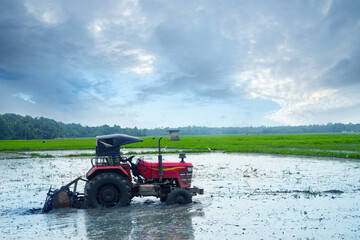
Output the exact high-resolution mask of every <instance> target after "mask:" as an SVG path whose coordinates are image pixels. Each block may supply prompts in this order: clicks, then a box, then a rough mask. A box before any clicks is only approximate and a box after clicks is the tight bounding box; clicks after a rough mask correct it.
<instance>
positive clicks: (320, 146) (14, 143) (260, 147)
mask: <svg viewBox="0 0 360 240" xmlns="http://www.w3.org/2000/svg"><path fill="white" fill-rule="evenodd" d="M141 138H142V139H143V140H144V141H143V142H139V143H133V144H130V145H126V147H127V148H129V147H130V146H131V147H134V148H156V147H157V143H158V141H157V139H155V140H153V139H152V138H151V137H141ZM161 146H162V147H167V148H173V149H174V151H170V152H166V153H179V152H180V151H178V150H176V149H184V150H183V151H182V152H188V153H193V152H210V151H217V150H218V151H224V152H242V153H268V154H282V155H304V156H324V157H336V158H352V159H360V135H359V134H278V135H225V136H181V137H180V141H169V138H168V137H164V138H163V140H162V141H161ZM94 148H95V138H78V139H52V140H45V141H42V140H0V151H24V150H50V149H52V150H60V149H63V150H69V149H94ZM134 154H136V155H138V154H139V153H135V152H129V153H128V155H134ZM141 154H157V151H156V150H154V151H144V152H142V153H141ZM75 156H93V154H89V155H88V154H86V153H85V154H83V153H82V154H74V155H71V156H70V155H69V157H75Z"/></svg>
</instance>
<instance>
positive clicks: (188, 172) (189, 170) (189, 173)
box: [186, 167, 193, 185]
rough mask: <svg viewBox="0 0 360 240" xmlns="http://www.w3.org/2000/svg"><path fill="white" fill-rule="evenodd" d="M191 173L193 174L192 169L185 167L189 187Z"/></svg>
mask: <svg viewBox="0 0 360 240" xmlns="http://www.w3.org/2000/svg"><path fill="white" fill-rule="evenodd" d="M192 173H193V168H192V167H186V174H187V177H188V184H189V185H191V179H192Z"/></svg>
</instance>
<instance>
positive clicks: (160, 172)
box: [158, 137, 163, 182]
mask: <svg viewBox="0 0 360 240" xmlns="http://www.w3.org/2000/svg"><path fill="white" fill-rule="evenodd" d="M161 139H162V137H160V138H159V141H158V145H159V155H158V162H159V177H160V178H159V181H160V182H162V177H163V165H162V155H161V148H160V141H161Z"/></svg>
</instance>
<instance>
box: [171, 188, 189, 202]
mask: <svg viewBox="0 0 360 240" xmlns="http://www.w3.org/2000/svg"><path fill="white" fill-rule="evenodd" d="M188 203H192V196H191V194H190V193H188V191H186V190H185V189H182V188H177V189H175V190H174V191H172V192H171V193H170V194H169V195H168V198H167V200H166V204H169V205H170V204H188Z"/></svg>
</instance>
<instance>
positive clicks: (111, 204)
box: [85, 172, 131, 208]
mask: <svg viewBox="0 0 360 240" xmlns="http://www.w3.org/2000/svg"><path fill="white" fill-rule="evenodd" d="M85 198H86V201H87V205H88V206H89V207H92V208H115V207H123V206H126V205H129V204H130V201H131V187H130V184H129V182H128V181H127V180H126V179H125V178H124V177H122V176H121V175H120V174H117V173H111V172H109V173H100V174H99V175H97V176H96V177H94V178H93V179H92V180H90V181H89V182H87V183H86V186H85Z"/></svg>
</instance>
